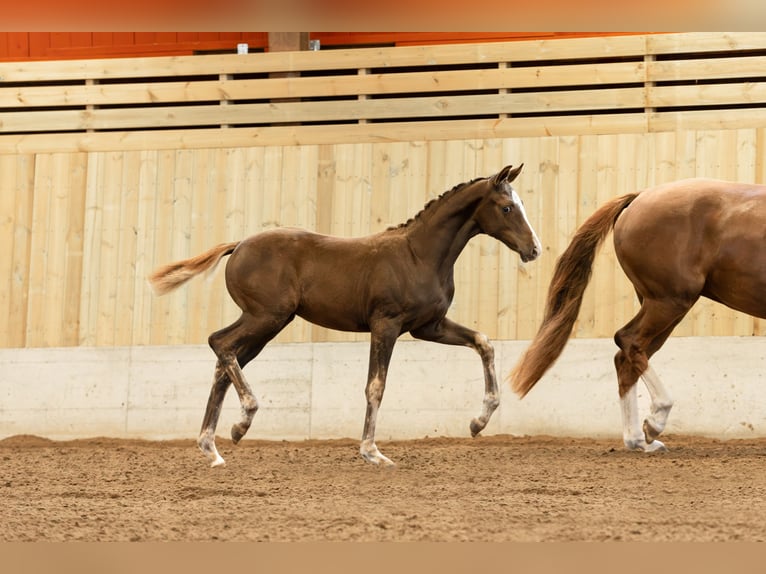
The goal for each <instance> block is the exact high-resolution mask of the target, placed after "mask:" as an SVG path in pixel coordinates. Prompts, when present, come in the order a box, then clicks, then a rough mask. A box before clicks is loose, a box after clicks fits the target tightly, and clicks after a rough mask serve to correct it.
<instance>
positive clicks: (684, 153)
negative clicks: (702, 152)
mask: <svg viewBox="0 0 766 574" xmlns="http://www.w3.org/2000/svg"><path fill="white" fill-rule="evenodd" d="M675 136H676V147H675V152H676V156H675V157H676V162H675V164H676V174H675V178H674V179H686V178H688V177H697V175H698V170H697V132H696V131H694V130H688V131H677V132H675Z"/></svg>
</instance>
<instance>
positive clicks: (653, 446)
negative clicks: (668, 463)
mask: <svg viewBox="0 0 766 574" xmlns="http://www.w3.org/2000/svg"><path fill="white" fill-rule="evenodd" d="M667 450H668V448H667V447H666V446H665V445H664V444H663V443H662V442H660V441H658V440H653V441H652V442H650V443H647V444H646V445H644V452H667Z"/></svg>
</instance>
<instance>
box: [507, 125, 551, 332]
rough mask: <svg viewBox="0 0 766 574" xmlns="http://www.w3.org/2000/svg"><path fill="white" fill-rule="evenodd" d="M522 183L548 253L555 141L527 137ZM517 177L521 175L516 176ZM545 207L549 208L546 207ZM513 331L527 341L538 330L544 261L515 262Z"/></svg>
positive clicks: (545, 273)
mask: <svg viewBox="0 0 766 574" xmlns="http://www.w3.org/2000/svg"><path fill="white" fill-rule="evenodd" d="M523 155H524V171H523V172H522V174H523V180H521V181H520V182H519V185H517V191H519V192H520V193H519V195H520V196H521V197H522V199H523V201H524V203H525V207H526V209H527V211H528V212H531V213H537V214H540V215H541V216H542V217H541V219H540V223H539V225H538V226H537V232H538V234H539V237H540V240H541V242H542V244H543V252H544V253H547V252H549V251H550V250H551V244H550V239H549V238H550V237H551V236H553V235H554V234H555V227H556V225H555V218H552V217H550V215H551V214H552V209H554V208H555V204H554V203H553V202H554V201H555V200H554V194H555V179H556V172H557V171H558V138H552V137H548V138H529V139H527V140H525V141H524V151H523ZM520 177H521V176H520ZM548 206H551V207H550V208H549V207H548ZM514 258H515V259H517V261H518V268H519V279H518V300H519V303H520V304H519V306H518V308H517V332H518V337H519V338H521V339H531V338H532V337H533V336H534V334H535V333H536V332H537V329H538V327H539V323H538V317H539V316H540V311H539V309H540V307H541V306H543V305H544V301H545V285H547V283H548V279H547V278H548V277H549V276H550V273H551V267H550V265H551V263H552V262H551V261H550V260H549V259H548V258H542V259H538V260H536V261H531V262H528V263H523V262H521V260H519V259H518V254H515V253H514Z"/></svg>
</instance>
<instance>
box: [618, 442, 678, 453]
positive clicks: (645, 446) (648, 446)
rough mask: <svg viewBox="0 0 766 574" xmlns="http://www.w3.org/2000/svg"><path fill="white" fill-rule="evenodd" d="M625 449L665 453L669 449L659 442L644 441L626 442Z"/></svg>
mask: <svg viewBox="0 0 766 574" xmlns="http://www.w3.org/2000/svg"><path fill="white" fill-rule="evenodd" d="M625 448H627V449H628V450H630V451H633V452H665V451H667V450H668V449H667V448H666V447H665V445H664V444H663V443H662V442H661V441H658V440H653V441H652V442H646V441H644V440H626V441H625Z"/></svg>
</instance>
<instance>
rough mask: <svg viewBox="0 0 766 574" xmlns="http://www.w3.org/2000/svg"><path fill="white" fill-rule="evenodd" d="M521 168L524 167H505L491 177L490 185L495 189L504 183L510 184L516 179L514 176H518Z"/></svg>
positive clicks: (522, 165)
mask: <svg viewBox="0 0 766 574" xmlns="http://www.w3.org/2000/svg"><path fill="white" fill-rule="evenodd" d="M522 167H524V164H523V163H522V164H521V165H520V166H519V167H517V168H514V167H513V166H512V165H507V166H505V167H504V168H503V169H501V170H500V171H499V172H497V173H496V174H495V175H493V176H492V184H493V185H494V186H495V187H497V186H499V185H500V184H501V183H503V182H504V181H507V182H508V183H510V182H512V181H513V180H514V179H516V176H518V175H519V173H520V172H521V168H522Z"/></svg>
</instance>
